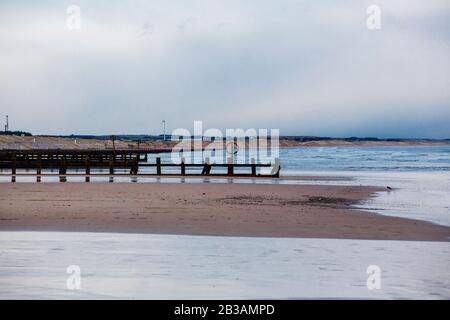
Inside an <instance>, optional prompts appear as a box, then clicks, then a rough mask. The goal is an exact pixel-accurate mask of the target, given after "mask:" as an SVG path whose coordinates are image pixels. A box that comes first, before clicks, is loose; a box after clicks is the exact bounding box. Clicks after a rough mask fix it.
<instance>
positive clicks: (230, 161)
mask: <svg viewBox="0 0 450 320" xmlns="http://www.w3.org/2000/svg"><path fill="white" fill-rule="evenodd" d="M233 169H234V168H233V156H231V157H229V158H228V175H229V176H232V175H233V171H234V170H233Z"/></svg>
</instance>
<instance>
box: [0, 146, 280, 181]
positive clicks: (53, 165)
mask: <svg viewBox="0 0 450 320" xmlns="http://www.w3.org/2000/svg"><path fill="white" fill-rule="evenodd" d="M161 152H167V150H156V149H150V150H145V149H139V150H130V149H123V150H119V149H114V150H113V149H111V150H109V149H104V150H0V169H1V170H2V171H4V170H6V171H9V173H6V175H10V176H11V182H15V181H16V177H17V176H30V175H33V176H36V181H37V182H40V181H41V177H42V176H58V177H59V180H60V181H61V182H65V181H66V180H67V177H68V176H84V177H85V181H86V182H89V181H90V178H91V177H95V176H110V177H113V176H136V177H137V176H190V177H195V176H212V177H214V176H216V177H217V176H225V177H266V178H267V177H272V178H277V177H279V173H280V165H279V161H278V159H276V161H275V163H274V164H270V163H269V164H262V163H256V161H255V159H252V161H251V163H250V164H239V163H233V158H232V157H230V158H228V159H227V163H219V164H218V163H210V162H209V159H208V158H206V159H205V160H206V161H205V163H187V162H186V161H185V160H184V159H181V163H179V164H174V163H162V162H161V158H160V157H157V158H156V161H155V162H154V163H148V154H149V153H161ZM144 167H153V168H155V169H156V171H155V173H140V172H139V169H140V168H144ZM261 167H272V170H271V173H270V174H260V173H258V170H257V168H261ZM167 168H171V169H172V170H171V172H167V171H166V170H165V169H167ZM214 168H222V169H226V170H225V171H226V172H225V173H220V172H215V171H216V170H214ZM236 168H239V169H242V168H244V169H248V170H246V171H247V172H245V173H242V172H236V170H235V169H236ZM99 169H100V170H101V171H102V170H104V169H106V170H108V173H106V174H105V173H102V172H100V173H98V172H93V171H98V170H99ZM194 169H197V171H198V170H199V169H201V173H198V172H197V173H196V172H192V171H193V170H194ZM18 170H20V171H21V172H19V171H18ZM24 170H25V172H22V171H24ZM30 170H32V171H35V173H30V172H29V171H30ZM48 170H50V172H48ZM54 170H58V173H53V171H54ZM80 170H81V171H84V173H79V171H80ZM118 170H119V171H121V172H117V171H118ZM124 170H125V173H124V172H123V171H124ZM74 171H75V172H74ZM241 171H242V170H241ZM1 175H5V174H1Z"/></svg>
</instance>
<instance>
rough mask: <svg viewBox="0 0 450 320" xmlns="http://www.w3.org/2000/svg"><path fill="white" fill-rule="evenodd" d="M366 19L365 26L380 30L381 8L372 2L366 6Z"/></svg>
mask: <svg viewBox="0 0 450 320" xmlns="http://www.w3.org/2000/svg"><path fill="white" fill-rule="evenodd" d="M366 13H367V15H368V16H367V20H366V27H367V29H369V30H380V29H381V8H380V7H379V6H377V5H376V4H372V5H370V6H368V7H367V9H366Z"/></svg>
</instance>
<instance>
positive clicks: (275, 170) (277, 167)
mask: <svg viewBox="0 0 450 320" xmlns="http://www.w3.org/2000/svg"><path fill="white" fill-rule="evenodd" d="M280 169H281V166H280V159H279V158H275V161H274V164H273V167H272V171H271V173H270V174H271V175H272V176H273V177H276V178H279V177H280Z"/></svg>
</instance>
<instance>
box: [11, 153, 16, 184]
mask: <svg viewBox="0 0 450 320" xmlns="http://www.w3.org/2000/svg"><path fill="white" fill-rule="evenodd" d="M11 182H16V155H15V154H13V155H12V158H11Z"/></svg>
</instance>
